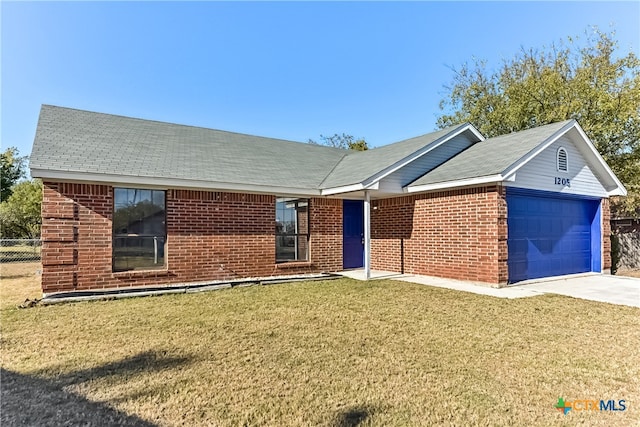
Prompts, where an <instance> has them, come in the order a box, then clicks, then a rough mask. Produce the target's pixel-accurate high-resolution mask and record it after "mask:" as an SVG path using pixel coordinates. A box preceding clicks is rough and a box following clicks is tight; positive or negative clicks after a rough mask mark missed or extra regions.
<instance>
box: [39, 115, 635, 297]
mask: <svg viewBox="0 0 640 427" xmlns="http://www.w3.org/2000/svg"><path fill="white" fill-rule="evenodd" d="M30 167H31V174H32V176H33V177H37V178H41V179H42V180H43V182H44V200H43V205H42V238H43V247H42V265H43V270H42V290H43V293H44V294H45V295H47V294H53V293H59V292H69V291H79V290H102V289H114V288H122V287H133V286H136V287H137V286H159V285H172V284H181V285H184V284H190V283H206V282H215V281H226V280H228V281H232V280H235V279H241V278H247V277H252V278H260V277H271V276H290V275H298V274H301V273H314V272H337V271H341V270H344V269H353V268H364V269H365V272H366V274H367V277H368V274H369V272H370V271H371V269H377V270H386V271H394V272H403V273H413V274H425V275H432V276H441V277H448V278H455V279H463V280H472V281H481V282H487V283H492V284H497V285H503V284H509V283H515V282H519V281H523V280H527V279H533V278H540V277H546V276H557V275H564V274H572V273H580V272H604V271H606V270H607V269H609V268H610V265H611V259H610V241H609V234H610V228H609V203H608V198H609V196H612V195H625V194H626V190H625V189H624V187H623V185H622V184H621V183H620V181H619V180H618V179H617V178H616V176H615V175H614V174H613V172H612V171H611V169H610V168H609V167H608V166H607V164H606V163H605V162H604V160H603V159H602V157H601V156H600V155H599V154H598V152H597V151H596V149H595V147H594V145H593V143H592V142H591V141H590V140H589V138H588V137H587V136H586V135H585V133H584V131H583V130H582V128H581V127H580V125H579V124H578V123H577V122H576V121H574V120H570V121H565V122H561V123H554V124H549V125H545V126H540V127H538V128H534V129H530V130H526V131H522V132H516V133H512V134H509V135H504V136H500V137H496V138H490V139H486V138H484V137H483V135H482V134H481V133H480V132H479V131H478V130H477V129H476V128H474V127H473V125H471V124H469V123H465V124H461V125H458V126H453V127H449V128H446V129H442V130H439V131H436V132H433V133H429V134H426V135H422V136H418V137H416V138H411V139H408V140H405V141H400V142H397V143H394V144H389V145H386V146H383V147H379V148H374V149H371V150H369V151H364V152H354V151H347V150H339V149H335V148H330V147H324V146H318V145H312V144H305V143H297V142H291V141H283V140H278V139H272V138H264V137H257V136H251V135H243V134H238V133H232V132H225V131H219V130H212V129H204V128H199V127H193V126H184V125H177V124H170V123H163V122H157V121H150V120H141V119H136V118H129V117H122V116H117V115H110V114H102V113H94V112H88V111H81V110H75V109H70V108H63V107H56V106H48V105H45V106H43V107H42V109H41V112H40V117H39V121H38V126H37V131H36V136H35V141H34V145H33V152H32V154H31V162H30Z"/></svg>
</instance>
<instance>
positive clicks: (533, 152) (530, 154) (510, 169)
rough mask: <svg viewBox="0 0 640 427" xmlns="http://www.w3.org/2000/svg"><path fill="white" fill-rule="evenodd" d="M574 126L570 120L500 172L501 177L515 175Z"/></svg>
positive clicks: (573, 122)
mask: <svg viewBox="0 0 640 427" xmlns="http://www.w3.org/2000/svg"><path fill="white" fill-rule="evenodd" d="M575 124H576V121H575V120H572V121H571V122H569V123H567V124H566V125H565V126H563V127H562V129H560V130H559V131H557V132H556V133H554V134H553V135H551V136H550V137H549V138H547V139H546V140H545V141H543V142H541V143H540V144H538V146H537V147H536V148H534V149H533V150H531V151H529V152H528V153H527V154H525V155H524V156H523V157H522V158H520V160H518V161H517V162H515V163H514V164H512V165H511V166H509V167H508V168H507V169H505V170H504V171H503V172H502V175H503V176H504V177H505V178H509V177H510V175H511V174H514V173H516V171H517V170H518V169H520V168H521V167H523V166H524V165H526V164H527V163H529V161H530V160H531V159H533V158H534V157H536V156H537V155H538V154H540V153H542V152H543V151H544V150H546V149H547V147H549V146H550V145H551V144H553V143H554V142H556V141H557V140H558V139H560V138H561V137H562V135H564V134H565V133H567V132H568V131H569V130H570V129H571V128H572V127H573V126H574V125H575Z"/></svg>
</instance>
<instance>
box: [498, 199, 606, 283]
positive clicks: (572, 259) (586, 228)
mask: <svg viewBox="0 0 640 427" xmlns="http://www.w3.org/2000/svg"><path fill="white" fill-rule="evenodd" d="M507 211H508V220H507V222H508V228H509V237H508V241H507V244H508V254H509V258H508V261H507V264H508V268H509V282H510V283H514V282H518V281H521V280H527V279H537V278H540V277H548V276H559V275H563V274H572V273H583V272H587V271H600V269H601V268H600V260H601V249H600V244H601V239H600V201H599V200H591V199H581V198H577V197H570V196H569V197H567V196H563V197H559V196H558V195H553V194H549V193H544V192H539V191H523V190H515V189H508V190H507Z"/></svg>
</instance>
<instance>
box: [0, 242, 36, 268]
mask: <svg viewBox="0 0 640 427" xmlns="http://www.w3.org/2000/svg"><path fill="white" fill-rule="evenodd" d="M41 249H42V240H40V239H0V263H8V262H33V261H40V251H41Z"/></svg>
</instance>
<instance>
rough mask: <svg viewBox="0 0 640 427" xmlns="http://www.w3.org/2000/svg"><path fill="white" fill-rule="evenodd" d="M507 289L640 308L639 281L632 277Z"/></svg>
mask: <svg viewBox="0 0 640 427" xmlns="http://www.w3.org/2000/svg"><path fill="white" fill-rule="evenodd" d="M509 288H523V289H527V290H529V291H535V292H540V293H545V294H559V295H566V296H569V297H573V298H581V299H586V300H591V301H600V302H608V303H610V304H618V305H628V306H631V307H640V279H635V278H633V277H625V276H612V275H609V274H591V275H584V276H583V275H581V276H570V277H566V278H559V277H558V278H554V279H549V280H545V281H538V282H533V283H527V284H516V285H511V286H509Z"/></svg>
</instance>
